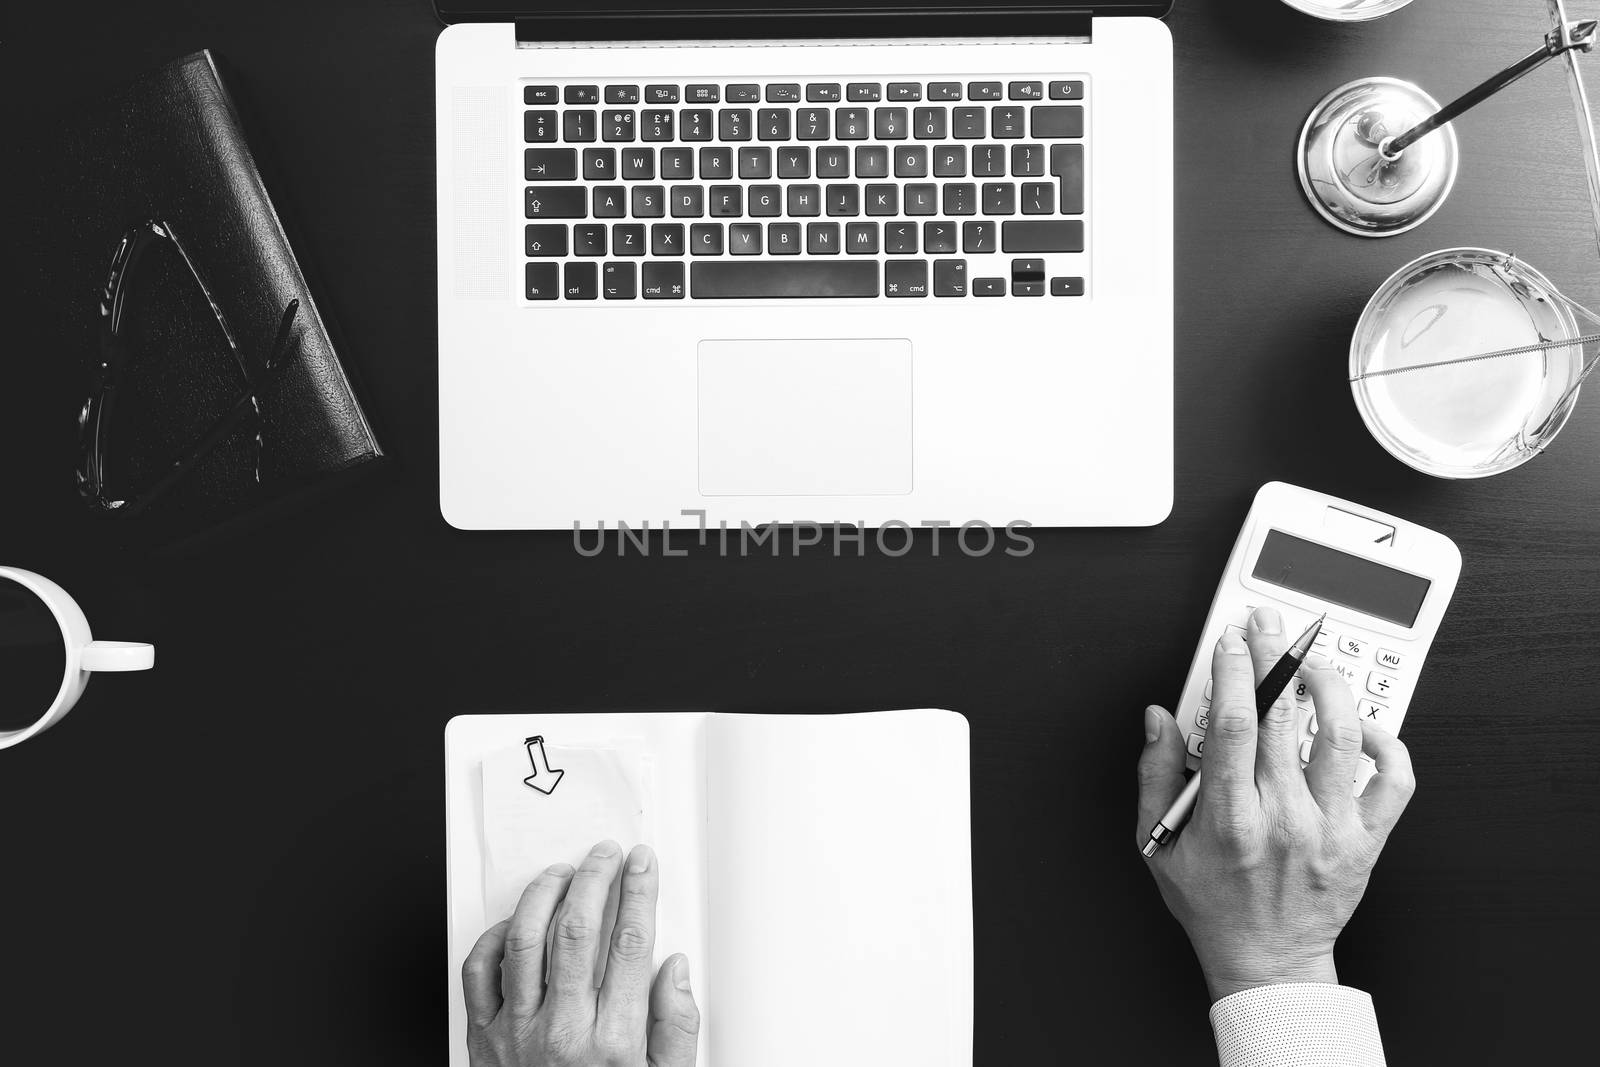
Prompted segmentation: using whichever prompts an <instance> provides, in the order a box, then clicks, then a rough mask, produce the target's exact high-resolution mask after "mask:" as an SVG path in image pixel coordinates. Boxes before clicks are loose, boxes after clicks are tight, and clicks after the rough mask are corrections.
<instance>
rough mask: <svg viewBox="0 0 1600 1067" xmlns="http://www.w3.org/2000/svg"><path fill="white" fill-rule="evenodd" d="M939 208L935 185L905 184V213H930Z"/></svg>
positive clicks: (937, 190) (937, 189) (937, 192)
mask: <svg viewBox="0 0 1600 1067" xmlns="http://www.w3.org/2000/svg"><path fill="white" fill-rule="evenodd" d="M938 210H939V187H938V186H937V185H931V184H930V185H923V184H920V183H919V184H913V185H908V186H906V214H907V215H932V214H933V213H934V212H936V211H938Z"/></svg>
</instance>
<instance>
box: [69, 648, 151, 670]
mask: <svg viewBox="0 0 1600 1067" xmlns="http://www.w3.org/2000/svg"><path fill="white" fill-rule="evenodd" d="M155 665H156V646H155V645H147V644H144V643H142V642H139V641H90V642H89V643H88V644H87V645H84V646H83V653H82V655H80V656H79V657H78V666H79V667H81V668H82V669H83V670H86V671H147V670H149V669H150V668H151V667H154V666H155Z"/></svg>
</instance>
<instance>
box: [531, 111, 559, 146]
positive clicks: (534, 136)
mask: <svg viewBox="0 0 1600 1067" xmlns="http://www.w3.org/2000/svg"><path fill="white" fill-rule="evenodd" d="M522 139H523V140H524V141H527V142H528V143H529V144H549V143H550V142H552V141H556V140H559V139H560V134H559V133H558V132H557V128H556V113H555V112H554V111H524V112H523V113H522Z"/></svg>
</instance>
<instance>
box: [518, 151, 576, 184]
mask: <svg viewBox="0 0 1600 1067" xmlns="http://www.w3.org/2000/svg"><path fill="white" fill-rule="evenodd" d="M522 169H523V175H524V177H526V178H527V179H528V180H529V181H530V182H570V181H575V180H576V179H577V177H578V150H577V149H575V148H529V149H526V150H525V151H524V152H523V153H522Z"/></svg>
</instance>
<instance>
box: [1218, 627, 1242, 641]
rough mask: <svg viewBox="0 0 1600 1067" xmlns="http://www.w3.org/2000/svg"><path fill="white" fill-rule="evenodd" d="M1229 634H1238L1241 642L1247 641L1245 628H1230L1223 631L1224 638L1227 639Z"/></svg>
mask: <svg viewBox="0 0 1600 1067" xmlns="http://www.w3.org/2000/svg"><path fill="white" fill-rule="evenodd" d="M1229 634H1238V635H1239V640H1241V641H1243V640H1244V639H1245V632H1244V627H1243V626H1230V627H1228V628H1227V629H1226V630H1224V631H1222V636H1223V637H1227V636H1228V635H1229Z"/></svg>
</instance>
